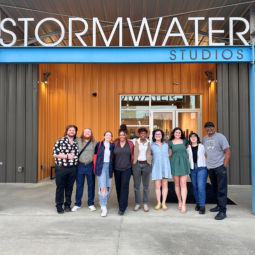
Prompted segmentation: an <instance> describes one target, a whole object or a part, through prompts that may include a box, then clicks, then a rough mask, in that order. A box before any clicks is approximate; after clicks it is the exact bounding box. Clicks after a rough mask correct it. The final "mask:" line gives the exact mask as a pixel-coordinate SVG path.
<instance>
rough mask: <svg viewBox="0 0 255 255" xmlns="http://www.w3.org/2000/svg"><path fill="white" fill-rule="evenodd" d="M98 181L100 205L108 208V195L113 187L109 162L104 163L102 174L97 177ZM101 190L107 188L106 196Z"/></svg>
mask: <svg viewBox="0 0 255 255" xmlns="http://www.w3.org/2000/svg"><path fill="white" fill-rule="evenodd" d="M97 181H98V194H99V203H100V205H101V206H107V202H108V195H109V191H110V188H111V186H112V179H111V178H110V177H109V162H104V164H103V169H102V173H101V175H100V176H97ZM100 188H106V191H105V195H104V196H103V195H102V193H101V189H100Z"/></svg>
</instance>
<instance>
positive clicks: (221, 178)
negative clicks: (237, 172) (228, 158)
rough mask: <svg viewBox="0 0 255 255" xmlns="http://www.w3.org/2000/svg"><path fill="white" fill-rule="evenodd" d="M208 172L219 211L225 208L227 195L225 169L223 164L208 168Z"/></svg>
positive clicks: (224, 210)
mask: <svg viewBox="0 0 255 255" xmlns="http://www.w3.org/2000/svg"><path fill="white" fill-rule="evenodd" d="M208 174H209V177H210V180H211V184H212V187H213V192H214V195H215V197H216V198H217V204H218V206H219V207H220V212H224V213H225V212H226V210H227V208H226V207H227V198H228V197H227V195H228V178H227V169H226V167H225V166H224V165H222V166H219V167H217V168H214V169H210V170H208Z"/></svg>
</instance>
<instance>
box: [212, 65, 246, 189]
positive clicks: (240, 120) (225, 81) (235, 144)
mask: <svg viewBox="0 0 255 255" xmlns="http://www.w3.org/2000/svg"><path fill="white" fill-rule="evenodd" d="M249 77H250V75H249V65H248V64H246V63H244V64H238V63H233V64H232V63H231V64H217V80H218V82H217V86H218V88H217V90H218V93H217V94H218V100H217V101H218V102H217V105H218V131H219V132H220V133H222V134H224V135H225V136H226V138H227V139H228V141H229V145H230V150H231V158H230V163H229V167H228V179H229V184H236V185H239V184H241V185H250V184H251V141H250V132H251V130H250V92H249V88H250V85H249Z"/></svg>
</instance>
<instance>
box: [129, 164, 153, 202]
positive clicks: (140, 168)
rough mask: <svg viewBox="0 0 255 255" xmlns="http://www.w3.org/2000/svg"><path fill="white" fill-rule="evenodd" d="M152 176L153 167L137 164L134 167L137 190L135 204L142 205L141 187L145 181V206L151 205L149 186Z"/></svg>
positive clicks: (135, 188)
mask: <svg viewBox="0 0 255 255" xmlns="http://www.w3.org/2000/svg"><path fill="white" fill-rule="evenodd" d="M150 176H151V165H149V164H147V163H145V164H139V163H136V164H134V165H133V179H134V190H135V204H136V205H140V204H141V195H140V186H141V180H142V181H143V204H149V192H150V189H149V184H150V179H151V178H150Z"/></svg>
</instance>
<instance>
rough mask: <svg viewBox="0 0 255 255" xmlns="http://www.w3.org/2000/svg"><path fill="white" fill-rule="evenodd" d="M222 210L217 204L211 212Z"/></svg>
mask: <svg viewBox="0 0 255 255" xmlns="http://www.w3.org/2000/svg"><path fill="white" fill-rule="evenodd" d="M219 211H220V207H219V206H218V205H217V206H216V207H214V208H212V209H210V212H219Z"/></svg>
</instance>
